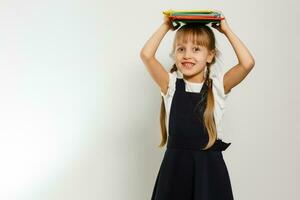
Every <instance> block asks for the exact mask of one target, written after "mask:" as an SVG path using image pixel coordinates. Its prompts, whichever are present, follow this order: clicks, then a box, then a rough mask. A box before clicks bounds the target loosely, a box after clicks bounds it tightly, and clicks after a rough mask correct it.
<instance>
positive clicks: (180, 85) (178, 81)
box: [176, 78, 185, 91]
mask: <svg viewBox="0 0 300 200" xmlns="http://www.w3.org/2000/svg"><path fill="white" fill-rule="evenodd" d="M183 81H184V80H183V79H182V78H177V79H176V90H180V91H184V90H185V84H184V82H183Z"/></svg>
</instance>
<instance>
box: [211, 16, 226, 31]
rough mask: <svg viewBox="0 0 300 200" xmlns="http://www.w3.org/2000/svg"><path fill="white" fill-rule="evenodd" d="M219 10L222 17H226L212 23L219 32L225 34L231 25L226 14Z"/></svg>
mask: <svg viewBox="0 0 300 200" xmlns="http://www.w3.org/2000/svg"><path fill="white" fill-rule="evenodd" d="M218 12H220V13H221V17H223V18H224V19H222V20H220V23H212V24H211V26H212V27H213V28H215V29H217V30H218V31H219V32H221V33H223V34H225V33H226V32H227V31H228V30H229V29H230V28H229V25H228V24H227V21H226V18H225V16H224V14H223V13H222V12H221V11H218Z"/></svg>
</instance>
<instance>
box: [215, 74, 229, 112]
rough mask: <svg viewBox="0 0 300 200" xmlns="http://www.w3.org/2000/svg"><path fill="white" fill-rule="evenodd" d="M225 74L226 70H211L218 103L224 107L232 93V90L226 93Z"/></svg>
mask: <svg viewBox="0 0 300 200" xmlns="http://www.w3.org/2000/svg"><path fill="white" fill-rule="evenodd" d="M224 75H225V72H223V71H222V70H221V71H212V72H211V78H212V79H213V89H214V95H216V96H215V98H216V100H217V103H218V104H219V105H220V106H221V107H222V108H224V107H225V101H226V99H227V97H228V95H229V94H230V92H229V93H227V94H225V91H224V83H223V79H224Z"/></svg>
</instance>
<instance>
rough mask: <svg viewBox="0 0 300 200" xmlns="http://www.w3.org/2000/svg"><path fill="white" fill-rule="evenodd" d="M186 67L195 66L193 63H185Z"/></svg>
mask: <svg viewBox="0 0 300 200" xmlns="http://www.w3.org/2000/svg"><path fill="white" fill-rule="evenodd" d="M183 65H184V66H185V67H192V66H193V65H194V64H191V63H184V64H183Z"/></svg>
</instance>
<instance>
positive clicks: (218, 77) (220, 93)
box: [160, 68, 230, 142]
mask: <svg viewBox="0 0 300 200" xmlns="http://www.w3.org/2000/svg"><path fill="white" fill-rule="evenodd" d="M212 69H213V68H212ZM168 74H169V80H170V81H169V86H168V90H167V93H166V95H164V93H163V92H162V91H160V93H161V95H162V97H163V99H164V104H165V108H166V129H167V133H168V132H169V131H168V129H169V126H168V125H169V115H170V109H171V105H172V99H173V96H174V93H175V89H176V78H177V77H178V78H183V76H182V74H181V72H179V71H174V72H173V73H170V72H169V73H168ZM223 77H224V72H221V71H216V70H211V72H210V78H211V79H212V80H213V94H214V101H215V109H214V117H215V122H216V128H217V138H219V139H222V140H223V141H224V142H228V141H226V139H225V137H224V135H223V133H222V127H221V121H222V117H223V114H224V112H225V109H226V99H227V97H228V95H229V94H230V92H229V93H227V94H225V92H224V86H223ZM183 80H184V82H185V84H186V88H185V91H187V92H197V93H200V91H201V88H202V85H203V83H192V82H188V81H187V80H185V79H183Z"/></svg>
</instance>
